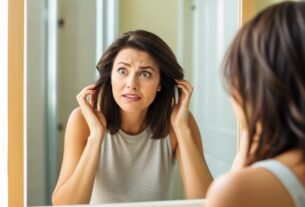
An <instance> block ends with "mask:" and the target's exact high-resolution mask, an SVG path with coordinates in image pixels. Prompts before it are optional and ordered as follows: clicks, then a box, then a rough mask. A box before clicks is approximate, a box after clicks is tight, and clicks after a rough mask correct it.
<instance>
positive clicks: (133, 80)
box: [126, 74, 138, 90]
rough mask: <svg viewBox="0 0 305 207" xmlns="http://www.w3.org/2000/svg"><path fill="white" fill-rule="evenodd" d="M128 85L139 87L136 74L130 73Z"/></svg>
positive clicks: (130, 87) (128, 86)
mask: <svg viewBox="0 0 305 207" xmlns="http://www.w3.org/2000/svg"><path fill="white" fill-rule="evenodd" d="M126 87H127V88H129V89H134V90H136V89H138V84H137V78H136V74H130V75H129V76H128V78H127V80H126Z"/></svg>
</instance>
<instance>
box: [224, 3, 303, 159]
mask: <svg viewBox="0 0 305 207" xmlns="http://www.w3.org/2000/svg"><path fill="white" fill-rule="evenodd" d="M304 38H305V2H283V3H280V4H276V5H273V6H271V7H269V8H267V9H265V10H263V11H262V12H260V13H259V14H258V15H257V16H256V17H254V18H253V19H252V20H251V21H250V22H248V23H247V24H246V25H245V26H243V28H242V29H241V30H240V31H239V32H238V34H237V36H236V37H235V39H234V41H233V42H232V44H231V46H230V48H229V50H228V52H227V55H226V57H225V60H224V79H225V85H226V87H227V89H228V90H229V93H230V94H232V96H233V97H234V99H235V100H236V101H237V102H238V103H239V104H240V106H241V107H242V110H243V112H244V115H245V119H246V120H245V121H246V127H247V129H248V132H249V134H248V138H249V148H248V155H249V157H248V158H249V159H248V164H252V163H253V162H256V161H259V160H263V159H268V158H272V157H275V156H277V155H279V154H281V153H283V152H285V151H287V150H289V149H292V148H299V149H302V151H303V155H304V156H305V39H304ZM258 125H260V126H261V129H260V130H259V131H258V127H257V126H258ZM255 136H258V137H259V139H258V143H257V148H255V152H254V154H253V156H251V155H250V153H249V151H250V149H251V150H252V146H253V144H254V142H255ZM304 156H303V158H304Z"/></svg>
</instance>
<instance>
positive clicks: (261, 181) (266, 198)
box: [207, 167, 293, 207]
mask: <svg viewBox="0 0 305 207" xmlns="http://www.w3.org/2000/svg"><path fill="white" fill-rule="evenodd" d="M207 198H208V201H209V205H208V206H211V207H218V206H221V207H231V206H232V207H233V206H234V207H241V206H247V207H251V206H278V207H280V206H287V207H289V206H293V205H292V202H291V200H290V197H289V195H288V193H287V191H286V189H285V188H284V187H283V186H282V184H281V182H280V181H279V180H278V179H277V178H276V177H275V176H274V175H273V174H272V173H270V172H269V171H267V170H265V169H263V168H254V167H246V168H244V169H242V170H238V171H233V172H229V173H226V174H224V175H222V176H220V177H219V178H217V179H216V180H215V181H214V182H213V184H212V185H211V187H210V189H209V191H208V195H207Z"/></svg>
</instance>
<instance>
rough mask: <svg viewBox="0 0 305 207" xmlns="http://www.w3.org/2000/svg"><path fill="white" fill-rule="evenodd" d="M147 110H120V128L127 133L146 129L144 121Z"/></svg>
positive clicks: (133, 133) (136, 132)
mask: <svg viewBox="0 0 305 207" xmlns="http://www.w3.org/2000/svg"><path fill="white" fill-rule="evenodd" d="M146 114H147V111H145V112H143V111H140V112H126V111H121V129H122V130H123V131H124V132H126V133H127V134H132V135H135V134H139V133H140V132H142V131H143V130H144V129H146V127H147V124H146V121H145V118H146Z"/></svg>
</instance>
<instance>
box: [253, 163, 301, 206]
mask: <svg viewBox="0 0 305 207" xmlns="http://www.w3.org/2000/svg"><path fill="white" fill-rule="evenodd" d="M252 166H253V167H262V168H265V169H267V170H269V171H270V172H271V173H272V174H273V175H274V176H276V177H277V179H278V180H279V181H280V182H281V183H282V184H283V185H284V187H285V188H286V189H287V191H288V192H289V195H290V197H291V199H292V201H293V203H294V206H295V207H305V187H304V186H303V184H302V183H301V181H300V180H299V178H298V177H297V176H296V175H295V174H294V173H293V172H292V171H291V170H290V169H289V168H288V167H287V166H286V165H284V164H283V163H281V162H280V161H278V160H271V159H270V160H264V161H259V162H256V163H254V164H253V165H252Z"/></svg>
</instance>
